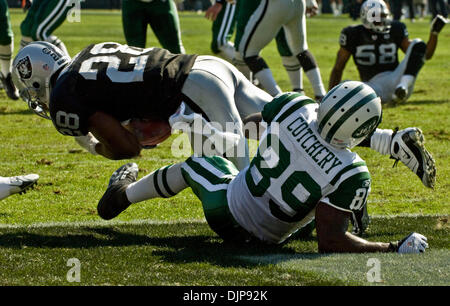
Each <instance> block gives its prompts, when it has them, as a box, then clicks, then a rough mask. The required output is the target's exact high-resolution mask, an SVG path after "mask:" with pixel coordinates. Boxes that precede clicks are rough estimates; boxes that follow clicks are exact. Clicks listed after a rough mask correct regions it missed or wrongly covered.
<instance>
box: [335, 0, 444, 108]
mask: <svg viewBox="0 0 450 306" xmlns="http://www.w3.org/2000/svg"><path fill="white" fill-rule="evenodd" d="M372 14H374V15H372ZM360 16H361V21H362V24H359V25H355V26H348V27H346V28H344V29H343V30H342V32H341V36H340V39H339V44H340V49H339V51H338V54H337V58H336V63H335V65H334V67H333V69H332V71H331V75H330V83H329V89H331V88H333V87H334V86H335V85H337V84H339V83H340V82H341V79H342V74H343V72H344V68H345V65H346V64H347V62H348V60H349V59H350V57H353V60H354V62H355V65H356V67H357V68H358V72H359V76H360V79H361V81H363V82H366V83H367V84H369V85H370V86H371V87H372V88H373V89H374V90H375V92H376V93H377V94H378V95H379V96H380V97H381V101H382V102H383V103H389V102H391V101H394V102H402V101H406V100H407V99H408V97H409V96H410V95H411V94H412V92H413V89H414V83H415V81H416V78H417V74H418V73H419V71H420V69H421V68H422V66H423V65H424V63H425V60H428V59H431V57H432V56H433V54H434V51H435V49H436V46H437V41H438V35H439V32H440V31H441V30H442V28H443V27H444V26H445V24H446V23H447V20H446V19H445V18H443V17H442V16H440V15H438V16H436V18H435V19H434V20H433V22H432V24H431V30H430V36H429V39H428V42H427V43H426V44H425V42H423V41H422V40H420V39H414V40H410V39H409V37H408V30H407V29H406V26H405V24H403V23H402V22H400V21H392V18H391V14H390V12H389V9H388V7H387V5H386V3H385V2H384V1H382V0H367V1H366V2H364V3H363V5H362V6H361V13H360ZM377 19H378V20H377ZM398 49H401V50H402V51H403V52H404V53H405V57H404V59H403V61H402V62H401V63H399V61H398V55H397V54H398Z"/></svg>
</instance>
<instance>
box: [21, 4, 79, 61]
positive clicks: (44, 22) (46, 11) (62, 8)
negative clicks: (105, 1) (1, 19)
mask: <svg viewBox="0 0 450 306" xmlns="http://www.w3.org/2000/svg"><path fill="white" fill-rule="evenodd" d="M27 2H32V4H31V6H30V7H29V9H28V12H27V16H26V17H25V19H24V20H23V21H22V23H21V24H20V32H21V33H22V40H21V41H20V46H21V47H22V48H23V47H24V46H26V45H27V44H29V43H30V42H33V41H47V42H49V43H51V44H53V45H55V46H57V47H58V48H59V49H61V50H62V51H63V52H64V53H65V54H67V55H68V54H69V53H68V51H67V48H66V46H65V44H64V43H63V42H62V41H61V40H60V39H59V38H58V37H56V36H55V35H52V33H53V32H54V31H55V30H56V29H57V28H58V27H59V26H61V24H62V23H63V22H64V20H65V19H66V16H67V13H68V12H69V10H71V9H72V8H73V6H74V4H75V3H74V1H73V0H34V1H31V0H27Z"/></svg>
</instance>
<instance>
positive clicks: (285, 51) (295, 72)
mask: <svg viewBox="0 0 450 306" xmlns="http://www.w3.org/2000/svg"><path fill="white" fill-rule="evenodd" d="M275 41H276V44H277V49H278V53H279V54H280V56H281V62H282V63H283V67H284V69H285V70H286V72H287V74H288V76H289V80H290V81H291V87H292V91H296V92H299V93H301V94H304V93H305V92H304V90H303V73H302V66H301V65H300V63H299V61H298V58H297V57H296V56H295V55H294V54H293V53H292V52H291V49H290V48H289V45H288V43H287V40H286V35H285V33H284V29H283V28H282V29H281V30H280V31H279V32H278V34H277V36H276V37H275Z"/></svg>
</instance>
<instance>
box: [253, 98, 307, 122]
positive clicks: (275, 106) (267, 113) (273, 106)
mask: <svg viewBox="0 0 450 306" xmlns="http://www.w3.org/2000/svg"><path fill="white" fill-rule="evenodd" d="M301 96H302V95H301V94H299V93H292V92H289V93H285V94H282V95H280V96H279V97H276V98H274V99H273V100H272V101H271V102H270V103H267V104H266V105H265V106H264V109H263V110H262V112H261V114H262V117H263V119H264V121H265V122H267V123H270V122H272V120H273V119H274V118H275V116H277V115H278V113H279V112H280V111H281V109H282V108H283V107H284V106H285V105H286V104H288V103H289V102H291V101H292V100H294V99H295V98H298V97H301Z"/></svg>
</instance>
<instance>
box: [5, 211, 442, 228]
mask: <svg viewBox="0 0 450 306" xmlns="http://www.w3.org/2000/svg"><path fill="white" fill-rule="evenodd" d="M418 217H450V215H442V214H423V215H422V214H399V215H373V216H371V218H373V219H395V218H418ZM178 223H195V224H202V223H206V220H204V219H179V220H169V221H164V220H153V219H137V220H130V221H120V220H116V221H114V220H113V221H103V220H92V221H73V222H66V221H61V222H38V223H31V224H7V223H0V229H22V228H23V229H26V228H30V229H31V228H49V227H109V226H117V225H164V224H168V225H170V224H178Z"/></svg>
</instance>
